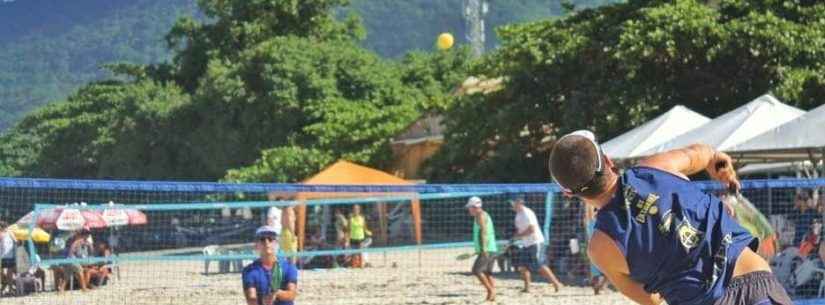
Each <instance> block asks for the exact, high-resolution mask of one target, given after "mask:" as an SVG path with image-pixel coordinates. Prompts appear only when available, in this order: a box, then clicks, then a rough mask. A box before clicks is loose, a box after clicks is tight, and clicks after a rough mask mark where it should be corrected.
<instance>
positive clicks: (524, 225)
mask: <svg viewBox="0 0 825 305" xmlns="http://www.w3.org/2000/svg"><path fill="white" fill-rule="evenodd" d="M509 202H510V206H511V207H512V208H513V211H515V212H516V221H515V224H516V234H515V235H513V239H514V240H516V242H517V244H518V246H519V249H518V251H516V255H515V257H514V258H513V266H514V267H517V268H518V270H519V272H520V273H521V279H522V280H524V289H523V290H522V292H529V291H530V272H531V271H536V272H538V273H539V274H541V276H543V277H544V278H546V279H547V281H549V282H550V284H552V285H553V287H554V288H555V290H556V292H558V291H559V288H561V287H563V286H564V285H562V284H561V282H559V280H558V279H557V278H556V275H555V274H553V271H551V270H550V268H548V267H547V266H546V265H542V264H541V263H540V262H539V255H540V251H541V250H542V249H543V248H544V247H543V244H544V235H542V234H541V229H539V221H538V219H536V213H533V210H531V209H530V208H528V207H526V206H524V198H523V197H514V198H512V199H510V200H509Z"/></svg>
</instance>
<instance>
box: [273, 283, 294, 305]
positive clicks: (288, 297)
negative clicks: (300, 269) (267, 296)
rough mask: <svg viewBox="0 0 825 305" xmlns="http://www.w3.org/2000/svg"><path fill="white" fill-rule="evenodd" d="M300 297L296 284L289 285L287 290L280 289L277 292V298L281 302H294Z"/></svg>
mask: <svg viewBox="0 0 825 305" xmlns="http://www.w3.org/2000/svg"><path fill="white" fill-rule="evenodd" d="M297 296H298V285H296V284H295V283H289V284H287V288H286V290H283V289H280V290H278V291H277V292H275V298H276V299H277V300H279V301H294V300H295V297H297Z"/></svg>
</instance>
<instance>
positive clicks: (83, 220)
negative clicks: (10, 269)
mask: <svg viewBox="0 0 825 305" xmlns="http://www.w3.org/2000/svg"><path fill="white" fill-rule="evenodd" d="M38 213H39V214H38V216H37V223H36V226H38V227H40V228H43V229H46V230H51V229H58V230H64V231H76V230H80V229H84V228H85V229H99V228H105V227H106V221H105V220H103V217H101V216H100V213H96V212H94V211H90V210H81V209H77V208H72V207H57V208H49V209H43V210H41V211H38ZM33 214H34V212H29V213H28V214H26V216H23V218H20V220H18V221H17V224H18V225H19V226H22V227H29V226H31V224H32V219H33Z"/></svg>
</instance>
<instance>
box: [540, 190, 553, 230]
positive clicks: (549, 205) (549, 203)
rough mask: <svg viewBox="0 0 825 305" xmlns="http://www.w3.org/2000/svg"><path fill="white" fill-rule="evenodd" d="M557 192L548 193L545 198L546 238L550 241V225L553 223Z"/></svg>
mask: <svg viewBox="0 0 825 305" xmlns="http://www.w3.org/2000/svg"><path fill="white" fill-rule="evenodd" d="M555 194H556V193H555V192H553V191H552V190H551V191H548V192H547V197H545V198H544V230H543V231H544V237H545V238H547V239H548V240H549V239H550V224H551V223H552V222H553V200H554V199H555Z"/></svg>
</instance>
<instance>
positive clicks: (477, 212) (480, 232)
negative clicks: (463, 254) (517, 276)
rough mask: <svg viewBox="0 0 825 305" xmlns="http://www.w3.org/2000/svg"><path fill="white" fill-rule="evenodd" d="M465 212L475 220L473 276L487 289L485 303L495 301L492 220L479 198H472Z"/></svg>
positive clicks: (495, 249)
mask: <svg viewBox="0 0 825 305" xmlns="http://www.w3.org/2000/svg"><path fill="white" fill-rule="evenodd" d="M465 207H466V208H467V211H468V212H469V213H470V215H471V216H473V217H474V218H475V221H474V222H473V244H474V245H475V251H476V254H478V256H477V257H476V261H475V262H474V263H473V274H475V276H476V277H478V280H479V281H481V285H484V289H487V299H486V300H487V301H495V300H496V288H495V281H493V265H494V263H495V261H496V260H495V254H496V252H498V247H497V246H496V232H495V229H494V228H493V219H492V218H490V214H487V212H485V211H484V210H483V209H482V208H481V198H478V197H472V198H470V200H469V201H467V205H465Z"/></svg>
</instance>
